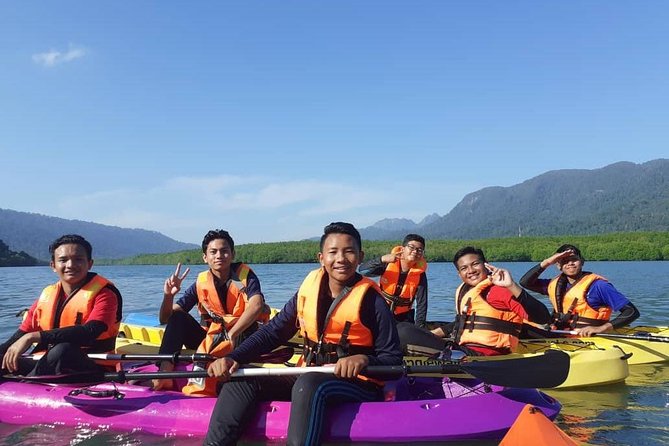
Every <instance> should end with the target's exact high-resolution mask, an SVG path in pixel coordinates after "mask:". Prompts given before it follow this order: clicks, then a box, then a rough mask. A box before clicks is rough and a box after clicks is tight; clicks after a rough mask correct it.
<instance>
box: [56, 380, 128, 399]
mask: <svg viewBox="0 0 669 446" xmlns="http://www.w3.org/2000/svg"><path fill="white" fill-rule="evenodd" d="M112 386H114V388H113V389H110V390H100V389H91V388H90V387H83V388H81V389H74V390H71V391H70V393H68V395H69V396H77V395H86V396H90V397H92V398H110V397H111V398H114V399H115V400H122V399H123V398H125V393H122V392H119V390H118V388H116V384H115V383H114V382H112Z"/></svg>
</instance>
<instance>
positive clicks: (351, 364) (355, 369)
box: [334, 355, 369, 378]
mask: <svg viewBox="0 0 669 446" xmlns="http://www.w3.org/2000/svg"><path fill="white" fill-rule="evenodd" d="M368 365H369V358H368V357H367V355H353V356H347V357H345V358H341V359H339V360H338V361H337V363H336V364H335V369H334V374H335V376H338V377H339V378H355V377H356V376H358V374H359V373H360V372H362V371H363V369H364V368H365V367H367V366H368Z"/></svg>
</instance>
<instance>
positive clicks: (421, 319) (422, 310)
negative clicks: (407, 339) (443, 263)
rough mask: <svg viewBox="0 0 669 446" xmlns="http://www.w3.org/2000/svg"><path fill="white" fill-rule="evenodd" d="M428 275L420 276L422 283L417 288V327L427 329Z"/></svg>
mask: <svg viewBox="0 0 669 446" xmlns="http://www.w3.org/2000/svg"><path fill="white" fill-rule="evenodd" d="M427 295H428V293H427V274H425V273H422V274H421V275H420V283H419V284H418V287H417V288H416V302H415V303H416V325H417V326H419V327H421V328H425V320H426V319H427Z"/></svg>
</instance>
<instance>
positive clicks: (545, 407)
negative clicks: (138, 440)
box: [0, 377, 561, 443]
mask: <svg viewBox="0 0 669 446" xmlns="http://www.w3.org/2000/svg"><path fill="white" fill-rule="evenodd" d="M80 389H81V387H77V386H76V385H66V384H57V385H54V384H40V383H35V382H25V381H22V382H16V381H9V380H0V423H7V424H22V425H34V424H50V425H63V426H86V427H89V428H94V429H98V428H101V429H105V430H110V431H133V432H144V433H149V434H155V435H160V436H169V437H173V436H174V437H202V436H204V434H205V433H206V430H207V426H208V422H209V416H210V413H211V411H212V408H213V406H214V403H215V401H216V399H215V398H211V397H209V398H207V397H204V398H196V397H188V396H185V395H183V394H182V393H181V392H175V391H153V390H151V389H150V388H149V387H145V386H139V385H131V384H99V385H94V386H91V387H88V388H87V389H89V390H90V391H94V392H97V393H98V394H100V393H102V392H106V393H104V394H102V396H100V395H98V396H91V395H89V394H86V393H79V394H77V392H73V391H78V390H80ZM121 395H122V396H121ZM386 399H387V400H388V401H384V402H367V403H343V404H340V405H337V406H336V407H333V408H331V409H328V412H329V413H328V416H327V421H326V426H325V428H324V437H325V438H324V440H325V441H335V442H336V441H344V442H374V441H383V442H395V443H407V442H422V441H429V442H448V441H462V440H474V439H476V440H478V439H500V438H502V437H503V436H504V434H505V433H506V432H507V431H508V429H509V428H510V426H511V425H512V424H513V422H514V420H515V419H516V418H517V417H518V415H519V414H520V413H521V411H522V410H523V408H524V407H525V405H526V404H531V405H532V406H534V407H537V408H539V409H540V410H541V412H542V413H544V414H545V415H546V416H547V417H548V418H550V419H554V418H555V417H556V416H557V414H558V413H559V411H560V408H561V406H560V403H559V402H558V401H557V400H555V399H553V398H552V397H550V396H548V395H546V394H545V393H543V392H541V391H539V390H536V389H517V388H504V387H499V386H491V385H488V384H483V383H481V382H480V381H477V380H473V379H454V378H448V377H443V378H423V377H412V378H403V379H400V380H398V381H392V382H390V383H389V384H387V386H386ZM289 414H290V402H283V401H272V402H266V403H261V404H259V405H258V410H257V412H256V414H255V416H254V418H253V419H252V420H251V422H250V423H249V425H248V427H247V429H246V430H245V432H244V437H243V438H244V439H245V440H247V441H269V442H273V441H281V440H285V438H286V435H287V428H288V418H289ZM388 420H393V422H392V423H389V422H388Z"/></svg>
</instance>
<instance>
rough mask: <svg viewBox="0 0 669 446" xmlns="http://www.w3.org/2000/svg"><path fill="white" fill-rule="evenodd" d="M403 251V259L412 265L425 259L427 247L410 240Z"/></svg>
mask: <svg viewBox="0 0 669 446" xmlns="http://www.w3.org/2000/svg"><path fill="white" fill-rule="evenodd" d="M402 249H403V251H402V257H403V258H405V259H406V260H408V261H409V262H410V263H416V262H418V261H419V260H420V259H422V258H423V254H424V253H425V245H423V244H422V243H421V242H418V241H416V240H410V241H409V242H407V244H406V245H404V247H403V248H402Z"/></svg>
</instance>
